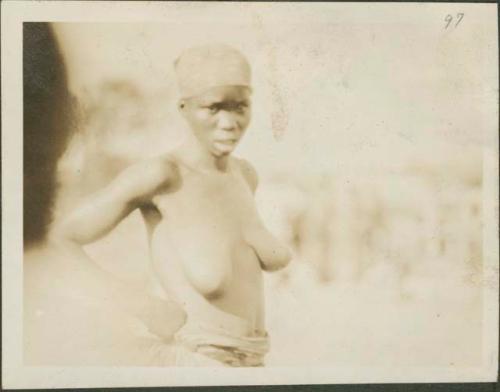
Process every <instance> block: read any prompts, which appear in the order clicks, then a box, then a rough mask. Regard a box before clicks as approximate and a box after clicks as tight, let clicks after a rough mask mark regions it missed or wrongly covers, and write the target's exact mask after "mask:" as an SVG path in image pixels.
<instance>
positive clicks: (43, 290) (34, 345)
mask: <svg viewBox="0 0 500 392" xmlns="http://www.w3.org/2000/svg"><path fill="white" fill-rule="evenodd" d="M23 33H24V34H23V45H24V46H23V50H24V63H23V67H24V69H23V72H24V86H23V87H24V129H23V136H24V158H23V159H24V194H23V196H24V199H23V214H24V215H23V223H24V227H23V229H24V231H23V238H24V268H23V271H24V298H23V299H24V302H23V304H24V323H23V332H24V362H25V363H26V364H27V365H119V364H123V365H162V364H164V363H171V362H172V359H171V358H167V357H166V355H164V354H163V352H162V351H161V350H159V349H158V347H161V346H162V344H163V343H161V342H162V341H164V340H166V339H171V338H172V336H173V333H174V331H176V330H177V329H178V328H179V327H180V326H181V325H182V324H183V323H184V319H185V315H184V312H183V311H182V309H180V308H179V307H177V306H175V305H173V304H170V303H167V302H165V301H162V300H160V299H153V298H150V297H147V296H146V295H144V294H142V293H138V292H132V291H131V290H129V289H127V288H126V287H122V286H121V284H120V283H119V282H118V281H116V280H115V279H113V278H112V277H111V276H108V275H106V274H105V273H104V271H102V270H100V269H99V268H97V267H96V266H94V265H93V264H92V263H91V262H90V260H88V258H86V256H85V255H83V254H82V253H81V250H79V249H69V248H66V249H63V248H61V247H59V246H56V245H54V243H51V242H49V241H48V232H49V226H50V223H51V219H52V207H53V204H54V201H55V198H56V193H57V180H56V178H57V176H56V172H57V170H56V169H57V163H58V161H59V158H60V157H61V155H62V153H63V152H64V150H65V149H66V147H67V144H68V141H69V139H70V137H71V135H72V130H73V124H72V121H73V120H72V119H73V111H72V101H71V96H70V94H69V93H68V90H67V86H66V71H65V67H64V64H63V61H62V58H61V55H60V53H59V50H58V46H57V43H56V40H55V38H54V35H53V33H52V31H51V29H50V26H49V25H48V24H47V23H25V24H24V31H23ZM160 343H161V344H160Z"/></svg>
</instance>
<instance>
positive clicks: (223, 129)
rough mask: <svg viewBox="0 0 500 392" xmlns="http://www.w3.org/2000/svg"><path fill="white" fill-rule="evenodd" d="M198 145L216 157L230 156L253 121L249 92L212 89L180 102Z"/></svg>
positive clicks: (182, 111) (225, 88) (239, 88)
mask: <svg viewBox="0 0 500 392" xmlns="http://www.w3.org/2000/svg"><path fill="white" fill-rule="evenodd" d="M179 108H180V111H181V113H182V115H183V117H184V118H185V120H186V121H187V123H188V124H189V127H190V128H191V131H192V132H193V134H194V136H195V137H196V139H197V140H198V142H199V143H200V144H201V145H202V146H203V147H204V148H206V149H207V150H208V151H209V152H210V153H211V154H212V155H214V156H217V157H219V156H223V155H228V154H230V153H231V152H233V150H234V149H235V148H236V146H237V145H238V142H239V141H240V139H241V138H242V137H243V135H244V133H245V131H246V129H247V127H248V124H249V123H250V118H251V100H250V89H249V88H248V87H245V86H218V87H212V88H210V89H209V90H208V91H206V92H204V93H203V94H201V95H199V96H195V97H191V98H189V99H183V100H181V101H180V103H179Z"/></svg>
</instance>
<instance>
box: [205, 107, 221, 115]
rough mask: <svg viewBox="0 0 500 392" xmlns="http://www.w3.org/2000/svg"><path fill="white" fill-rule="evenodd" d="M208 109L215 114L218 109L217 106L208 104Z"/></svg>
mask: <svg viewBox="0 0 500 392" xmlns="http://www.w3.org/2000/svg"><path fill="white" fill-rule="evenodd" d="M208 111H209V112H210V113H211V114H215V113H217V112H218V111H219V108H218V107H217V106H209V107H208Z"/></svg>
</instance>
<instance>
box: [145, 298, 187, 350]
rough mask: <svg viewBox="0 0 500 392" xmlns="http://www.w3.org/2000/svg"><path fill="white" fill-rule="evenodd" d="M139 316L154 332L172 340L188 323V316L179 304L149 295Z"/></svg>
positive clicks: (167, 339)
mask: <svg viewBox="0 0 500 392" xmlns="http://www.w3.org/2000/svg"><path fill="white" fill-rule="evenodd" d="M138 317H139V319H140V320H141V321H142V322H143V323H144V324H145V325H146V327H147V328H148V330H149V331H150V332H151V333H152V334H154V335H157V336H158V337H160V338H162V340H164V341H170V340H172V338H173V335H174V334H175V333H176V332H177V331H178V330H179V329H180V328H181V327H182V326H183V325H184V324H185V323H186V317H187V316H186V312H185V311H184V309H182V307H181V306H180V305H179V304H177V303H175V302H172V301H165V300H163V299H160V298H157V297H151V296H148V297H147V298H146V299H145V304H144V308H143V309H141V310H140V312H139V314H138Z"/></svg>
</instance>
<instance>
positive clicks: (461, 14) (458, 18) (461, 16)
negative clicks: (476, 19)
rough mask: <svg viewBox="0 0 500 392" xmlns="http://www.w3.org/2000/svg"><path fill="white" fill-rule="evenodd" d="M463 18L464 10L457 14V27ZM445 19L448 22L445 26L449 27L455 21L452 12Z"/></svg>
mask: <svg viewBox="0 0 500 392" xmlns="http://www.w3.org/2000/svg"><path fill="white" fill-rule="evenodd" d="M463 18H464V14H463V13H462V12H460V13H458V14H457V18H456V19H457V22H456V23H455V27H457V26H458V24H459V23H460V22H461V21H462V19H463ZM444 21H445V22H446V26H445V27H444V28H445V29H447V28H448V27H449V26H450V24H451V23H452V22H453V16H451V14H448V15H446V18H444Z"/></svg>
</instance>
